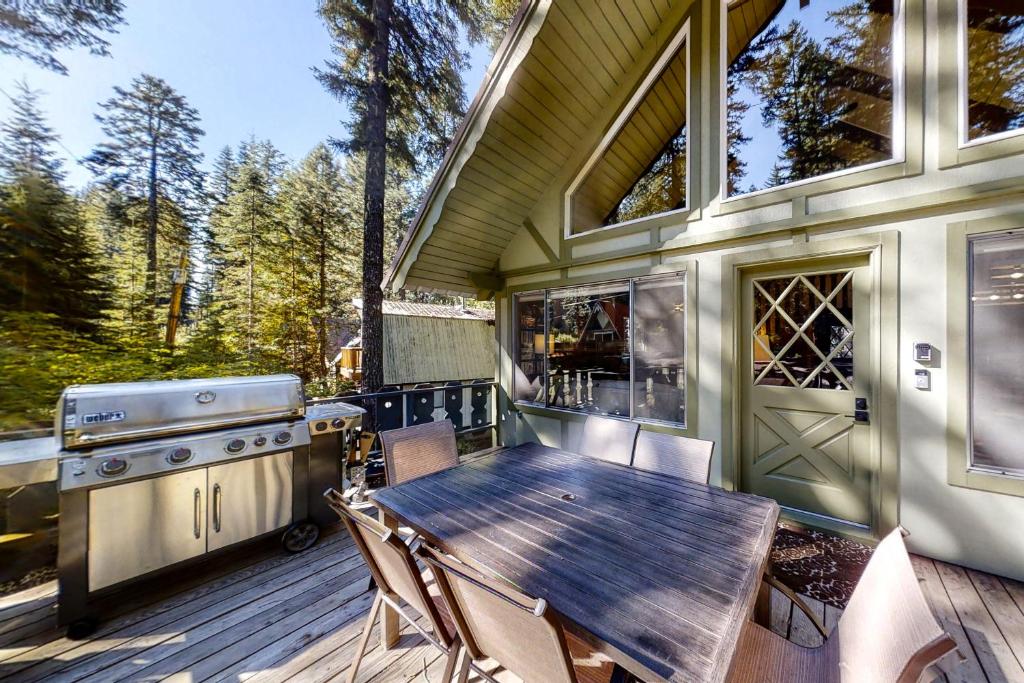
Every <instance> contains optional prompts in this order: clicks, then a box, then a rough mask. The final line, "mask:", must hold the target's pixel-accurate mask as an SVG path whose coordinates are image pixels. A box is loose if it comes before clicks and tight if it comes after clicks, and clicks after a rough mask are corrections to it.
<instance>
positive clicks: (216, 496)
mask: <svg viewBox="0 0 1024 683" xmlns="http://www.w3.org/2000/svg"><path fill="white" fill-rule="evenodd" d="M222 497H223V495H222V494H221V490H220V484H214V485H213V530H214V531H215V532H217V533H218V534H219V533H220V499H221V498H222Z"/></svg>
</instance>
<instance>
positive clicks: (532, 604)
mask: <svg viewBox="0 0 1024 683" xmlns="http://www.w3.org/2000/svg"><path fill="white" fill-rule="evenodd" d="M416 552H417V555H419V557H421V558H423V560H424V562H426V564H427V565H429V566H430V568H431V569H432V570H433V572H434V576H435V577H436V579H437V585H438V588H440V590H441V594H442V595H443V596H444V599H445V603H446V604H447V605H448V610H449V613H450V614H451V616H452V619H453V621H454V622H455V628H456V629H457V631H458V633H459V636H460V637H461V638H462V643H463V646H464V647H465V649H466V653H467V655H468V656H465V655H464V656H463V660H462V666H461V668H460V671H459V679H458V680H459V683H464V682H465V681H466V678H467V676H468V673H469V668H470V666H472V667H473V669H474V670H476V671H478V672H481V667H480V666H478V665H477V664H479V662H481V661H482V660H485V659H491V660H494V661H495V662H497V663H498V665H500V667H501V668H503V669H506V670H508V671H509V672H511V673H513V674H515V675H516V676H518V677H519V678H520V679H521V680H523V681H528V682H530V683H532V682H534V681H544V682H545V683H598V682H601V683H607V682H608V681H609V679H610V678H611V674H612V671H613V669H614V663H613V662H612V661H611V660H609V659H608V658H607V657H604V656H602V655H598V654H596V653H594V652H593V651H592V648H591V647H590V646H589V645H587V644H586V643H584V642H583V641H582V640H580V639H579V638H576V637H575V636H573V635H571V634H567V633H565V631H564V630H563V629H562V623H561V620H560V619H559V617H558V615H557V614H556V613H555V611H554V610H553V609H551V608H550V607H549V606H548V604H547V603H546V602H545V601H544V600H542V599H535V598H531V597H528V596H526V595H524V594H522V593H520V592H519V591H517V590H515V589H514V588H512V587H511V586H509V585H508V584H506V583H504V582H502V581H499V580H497V579H494V578H491V577H487V576H484V575H483V574H481V573H480V572H478V571H476V570H475V569H473V568H471V567H469V566H467V565H465V564H463V563H462V562H459V561H458V560H456V559H455V558H453V557H451V556H449V555H446V554H444V553H442V552H441V551H439V550H436V549H435V548H431V547H428V546H426V545H420V546H419V547H418V548H417V551H416ZM474 662H476V663H477V664H474ZM481 673H482V672H481ZM484 676H485V677H486V678H491V676H490V675H488V674H484ZM445 680H447V679H445ZM491 680H493V679H491Z"/></svg>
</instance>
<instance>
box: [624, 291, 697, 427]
mask: <svg viewBox="0 0 1024 683" xmlns="http://www.w3.org/2000/svg"><path fill="white" fill-rule="evenodd" d="M633 296H634V300H633V316H634V317H635V319H636V320H635V322H634V326H633V329H634V335H635V336H634V339H633V353H634V361H633V384H634V386H633V400H634V406H635V410H634V414H635V416H636V417H639V418H645V419H650V420H662V421H665V422H678V423H682V422H685V420H684V418H685V415H686V281H685V280H683V279H680V278H678V277H672V278H657V279H650V280H638V281H637V282H636V284H635V285H634V287H633Z"/></svg>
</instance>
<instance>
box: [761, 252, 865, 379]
mask: <svg viewBox="0 0 1024 683" xmlns="http://www.w3.org/2000/svg"><path fill="white" fill-rule="evenodd" d="M753 318H754V319H753V325H754V327H753V338H752V339H751V347H752V352H753V356H754V384H761V385H776V386H787V387H803V388H807V389H838V390H840V391H848V390H850V389H851V388H852V385H853V274H852V273H851V272H849V271H840V272H835V273H805V274H802V275H797V276H794V277H782V278H771V279H766V280H758V281H756V282H755V283H754V315H753ZM801 328H803V334H800V332H799V330H800V329H801Z"/></svg>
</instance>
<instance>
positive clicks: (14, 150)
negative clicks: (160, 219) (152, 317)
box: [0, 83, 109, 334]
mask: <svg viewBox="0 0 1024 683" xmlns="http://www.w3.org/2000/svg"><path fill="white" fill-rule="evenodd" d="M17 93H18V94H17V96H16V97H15V98H14V99H13V108H14V111H13V114H12V116H11V117H10V119H9V120H8V121H6V122H4V123H3V124H2V125H0V179H2V185H0V228H2V230H0V310H4V311H17V312H32V313H44V314H50V315H54V316H57V317H58V318H59V320H60V324H61V325H62V326H63V327H65V329H68V330H71V331H75V332H82V333H88V334H95V333H96V332H97V330H98V321H99V320H100V318H101V315H102V311H103V310H104V309H105V308H106V305H107V301H108V296H109V291H108V289H107V287H106V286H105V282H104V280H103V268H102V266H101V264H100V262H99V261H98V259H97V258H96V254H95V251H94V249H95V245H94V244H93V243H92V241H91V240H89V239H88V237H87V234H86V230H85V227H84V225H83V221H82V218H81V213H80V208H79V205H78V202H77V201H76V200H75V199H74V198H73V197H71V196H70V195H69V194H68V193H67V191H66V190H65V189H64V188H63V186H62V184H61V182H62V180H63V178H64V174H63V170H62V168H61V163H60V161H59V160H58V159H57V157H56V155H55V153H54V151H53V146H54V145H56V144H57V142H58V138H57V136H56V135H55V134H54V132H53V130H52V129H51V128H50V127H49V126H48V125H47V124H46V121H45V118H44V116H43V113H42V111H41V110H40V108H39V93H38V92H37V91H33V90H31V89H30V88H29V87H28V85H27V84H25V83H19V84H18V85H17Z"/></svg>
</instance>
